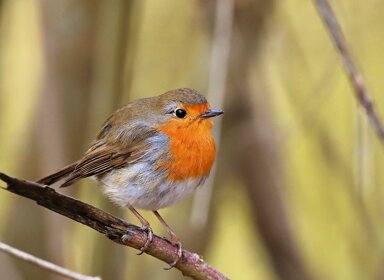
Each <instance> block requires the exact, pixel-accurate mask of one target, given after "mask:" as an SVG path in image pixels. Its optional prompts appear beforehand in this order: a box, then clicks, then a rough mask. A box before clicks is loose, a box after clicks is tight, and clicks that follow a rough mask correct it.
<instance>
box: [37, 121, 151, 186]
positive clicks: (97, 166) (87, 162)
mask: <svg viewBox="0 0 384 280" xmlns="http://www.w3.org/2000/svg"><path fill="white" fill-rule="evenodd" d="M155 133H158V131H156V130H154V129H150V128H148V129H143V127H140V129H132V130H131V131H129V132H128V133H127V131H125V132H124V134H121V135H120V136H121V137H114V138H113V139H111V138H110V137H108V135H103V136H104V137H102V138H101V139H98V140H96V141H95V142H94V143H93V145H92V146H91V147H90V149H89V150H88V151H87V152H86V153H85V155H84V156H83V158H81V159H80V160H79V161H77V162H75V163H72V164H70V165H68V166H66V167H64V168H63V169H61V170H59V171H57V172H55V173H53V174H51V175H49V176H47V177H44V178H42V179H40V180H39V181H37V182H38V183H40V184H46V185H50V184H53V183H55V182H57V181H60V180H61V179H64V178H65V181H64V183H63V184H62V185H61V187H67V186H69V185H72V184H73V183H75V182H76V181H78V180H80V179H82V178H85V177H90V176H94V175H102V174H104V173H106V172H108V171H111V170H113V169H118V168H122V167H124V166H127V165H128V164H132V163H133V162H135V161H136V160H138V159H140V158H141V157H142V156H143V155H144V154H145V152H146V151H148V149H150V144H149V142H148V141H146V140H147V139H148V138H149V137H151V136H153V135H154V134H155Z"/></svg>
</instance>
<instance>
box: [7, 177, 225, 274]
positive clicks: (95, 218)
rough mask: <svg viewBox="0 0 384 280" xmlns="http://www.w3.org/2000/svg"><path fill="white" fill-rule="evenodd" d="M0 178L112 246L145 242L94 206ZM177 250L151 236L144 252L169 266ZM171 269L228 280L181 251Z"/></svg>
mask: <svg viewBox="0 0 384 280" xmlns="http://www.w3.org/2000/svg"><path fill="white" fill-rule="evenodd" d="M0 179H1V180H2V181H4V182H6V183H7V187H6V188H5V190H8V191H10V192H12V193H15V194H18V195H21V196H24V197H27V198H29V199H32V200H34V201H36V202H37V204H39V205H41V206H43V207H45V208H48V209H50V210H52V211H55V212H57V213H59V214H61V215H63V216H66V217H68V218H70V219H72V220H75V221H77V222H79V223H82V224H84V225H86V226H89V227H91V228H93V229H94V230H96V231H98V232H100V233H102V234H104V235H105V236H107V237H108V238H109V239H111V240H112V241H114V242H116V243H119V244H122V245H126V246H129V247H132V248H135V249H140V248H142V247H143V246H144V244H145V242H146V240H147V237H146V233H145V231H143V230H142V229H140V228H139V227H137V226H135V225H132V224H129V223H127V222H125V221H123V220H121V219H119V218H117V217H115V216H113V215H111V214H109V213H106V212H104V211H102V210H100V209H98V208H96V207H94V206H91V205H89V204H86V203H84V202H81V201H79V200H76V199H74V198H71V197H69V196H66V195H62V194H60V193H57V192H56V191H55V190H54V189H52V188H50V187H47V186H42V185H39V184H37V183H34V182H30V181H25V180H19V179H16V178H13V177H10V176H8V175H5V174H3V173H0ZM123 236H124V237H125V238H124V240H123V239H122V237H123ZM177 251H178V248H177V247H176V246H173V245H172V244H171V243H170V242H169V241H167V240H166V239H164V238H161V237H159V236H156V235H154V236H153V241H152V243H151V244H150V246H149V247H148V250H147V251H146V253H147V254H149V255H151V256H153V257H155V258H157V259H159V260H162V261H164V262H166V263H171V262H172V261H173V260H174V259H175V258H176V257H177ZM175 267H176V268H177V269H179V270H180V271H181V272H182V273H183V275H185V276H189V277H191V278H194V279H218V280H221V279H228V278H227V277H226V276H224V275H223V274H222V273H220V272H219V271H217V270H216V269H214V268H213V267H212V266H210V265H209V264H207V263H206V262H204V260H202V259H201V258H200V256H199V255H197V254H195V253H192V252H189V251H186V250H183V257H182V259H181V260H180V261H179V262H178V263H177V264H176V266H175Z"/></svg>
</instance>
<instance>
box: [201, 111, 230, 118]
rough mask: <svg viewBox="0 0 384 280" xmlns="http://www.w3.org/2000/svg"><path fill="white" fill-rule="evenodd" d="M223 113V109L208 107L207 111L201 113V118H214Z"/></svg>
mask: <svg viewBox="0 0 384 280" xmlns="http://www.w3.org/2000/svg"><path fill="white" fill-rule="evenodd" d="M222 113H224V112H223V111H222V110H215V109H208V110H207V111H205V112H204V113H202V114H201V115H200V118H202V119H208V118H213V117H216V116H219V115H221V114H222Z"/></svg>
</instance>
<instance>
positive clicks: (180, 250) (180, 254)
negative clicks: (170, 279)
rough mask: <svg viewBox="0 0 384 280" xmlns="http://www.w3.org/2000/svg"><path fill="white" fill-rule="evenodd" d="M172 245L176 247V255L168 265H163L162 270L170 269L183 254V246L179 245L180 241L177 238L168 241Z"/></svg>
mask: <svg viewBox="0 0 384 280" xmlns="http://www.w3.org/2000/svg"><path fill="white" fill-rule="evenodd" d="M170 242H171V244H172V245H173V246H176V247H177V257H176V259H174V260H173V262H171V263H170V264H169V267H165V268H164V270H170V269H172V268H174V267H175V266H176V264H177V263H178V262H179V260H180V259H181V258H182V256H183V246H182V245H181V242H180V241H178V240H174V241H170Z"/></svg>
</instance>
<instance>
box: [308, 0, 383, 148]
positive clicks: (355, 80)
mask: <svg viewBox="0 0 384 280" xmlns="http://www.w3.org/2000/svg"><path fill="white" fill-rule="evenodd" d="M315 2H316V7H317V10H318V12H319V15H320V17H321V18H322V20H323V21H324V23H325V25H326V27H327V29H328V32H329V33H330V35H331V39H332V41H333V43H334V44H335V46H336V48H337V50H338V51H339V54H340V56H341V58H342V60H343V65H344V69H345V71H346V72H347V74H348V76H349V79H350V81H351V83H352V86H353V88H354V90H355V93H356V98H357V100H358V102H359V103H360V105H361V106H362V107H363V108H364V110H365V112H366V114H367V116H368V119H369V121H370V122H371V124H372V126H373V127H374V129H375V131H376V133H377V135H378V136H379V138H380V140H381V143H382V144H384V126H383V124H382V122H381V121H380V119H379V117H378V115H377V113H376V110H375V107H374V106H373V103H372V99H371V97H370V95H369V94H368V91H367V89H366V88H365V85H364V81H363V77H362V75H361V74H360V72H359V70H358V69H357V67H356V65H355V63H354V62H353V60H352V58H351V56H350V54H349V51H348V48H347V43H346V41H345V38H344V36H343V32H342V31H341V28H340V25H339V23H338V22H337V19H336V16H335V14H334V12H333V10H332V7H331V5H330V4H329V2H328V0H315Z"/></svg>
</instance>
